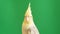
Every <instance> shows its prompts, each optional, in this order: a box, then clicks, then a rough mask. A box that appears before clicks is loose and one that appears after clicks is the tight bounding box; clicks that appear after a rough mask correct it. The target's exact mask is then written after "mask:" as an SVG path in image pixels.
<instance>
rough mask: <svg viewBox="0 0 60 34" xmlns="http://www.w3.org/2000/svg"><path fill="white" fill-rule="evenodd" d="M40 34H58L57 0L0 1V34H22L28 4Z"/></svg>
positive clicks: (58, 5)
mask: <svg viewBox="0 0 60 34" xmlns="http://www.w3.org/2000/svg"><path fill="white" fill-rule="evenodd" d="M29 2H31V10H32V15H33V18H34V22H35V24H36V26H37V28H38V29H39V32H40V33H41V34H60V1H59V0H0V34H22V30H21V26H22V22H23V20H24V14H25V12H26V10H27V7H28V4H29Z"/></svg>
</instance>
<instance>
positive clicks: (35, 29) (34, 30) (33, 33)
mask: <svg viewBox="0 0 60 34" xmlns="http://www.w3.org/2000/svg"><path fill="white" fill-rule="evenodd" d="M30 30H31V34H39V31H38V29H37V27H36V26H31V27H30Z"/></svg>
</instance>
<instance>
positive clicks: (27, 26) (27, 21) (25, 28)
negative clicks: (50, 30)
mask: <svg viewBox="0 0 60 34" xmlns="http://www.w3.org/2000/svg"><path fill="white" fill-rule="evenodd" d="M22 34H40V33H39V31H38V29H37V27H36V26H35V24H34V22H33V17H32V14H31V8H30V3H29V6H28V9H27V11H26V14H25V18H24V21H23V24H22Z"/></svg>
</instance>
